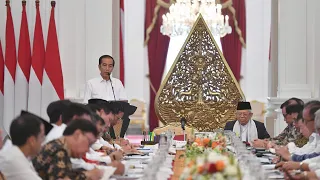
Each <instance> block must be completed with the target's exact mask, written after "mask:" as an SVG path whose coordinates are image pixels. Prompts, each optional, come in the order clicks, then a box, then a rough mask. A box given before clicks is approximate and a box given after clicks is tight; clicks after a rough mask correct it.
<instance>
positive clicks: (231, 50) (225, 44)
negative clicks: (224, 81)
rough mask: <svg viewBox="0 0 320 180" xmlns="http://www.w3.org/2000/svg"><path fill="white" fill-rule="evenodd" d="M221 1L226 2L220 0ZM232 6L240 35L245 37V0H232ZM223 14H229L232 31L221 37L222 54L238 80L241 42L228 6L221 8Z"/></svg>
mask: <svg viewBox="0 0 320 180" xmlns="http://www.w3.org/2000/svg"><path fill="white" fill-rule="evenodd" d="M222 2H226V0H225V1H222ZM232 2H233V5H232V6H233V8H234V10H235V18H236V20H237V21H238V27H239V29H240V30H241V32H242V37H243V39H244V42H245V39H246V7H245V0H233V1H232ZM222 12H223V14H224V15H229V17H230V19H229V23H230V26H231V27H232V33H231V34H228V35H226V36H225V37H223V38H222V39H221V44H222V50H223V55H224V57H225V58H226V60H227V62H228V64H229V66H230V68H231V70H232V72H233V74H234V76H235V78H236V79H237V80H238V81H239V80H240V73H241V54H242V53H241V52H242V43H241V41H240V36H239V33H238V32H237V31H236V28H235V24H234V22H235V19H234V14H233V13H232V11H231V10H230V8H229V7H227V8H225V9H222Z"/></svg>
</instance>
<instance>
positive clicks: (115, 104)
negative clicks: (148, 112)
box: [109, 101, 124, 114]
mask: <svg viewBox="0 0 320 180" xmlns="http://www.w3.org/2000/svg"><path fill="white" fill-rule="evenodd" d="M109 106H110V109H111V110H112V112H113V114H118V113H120V112H124V107H123V106H122V105H121V103H119V102H115V101H111V102H110V105H109Z"/></svg>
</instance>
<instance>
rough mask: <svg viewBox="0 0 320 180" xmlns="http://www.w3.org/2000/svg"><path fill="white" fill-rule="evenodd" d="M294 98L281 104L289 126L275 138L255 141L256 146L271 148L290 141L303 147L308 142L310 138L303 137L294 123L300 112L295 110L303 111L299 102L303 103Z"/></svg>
mask: <svg viewBox="0 0 320 180" xmlns="http://www.w3.org/2000/svg"><path fill="white" fill-rule="evenodd" d="M292 99H293V98H291V99H289V100H287V101H286V102H284V103H283V104H282V105H281V106H280V108H281V109H282V114H283V117H284V120H285V121H286V123H287V124H288V126H287V127H286V128H285V129H284V130H283V131H282V132H281V133H280V134H279V135H278V136H276V137H274V138H270V139H265V140H258V139H257V140H255V141H254V143H253V146H254V147H265V148H271V147H275V146H276V145H287V144H288V143H289V142H294V143H295V144H296V146H297V147H302V146H304V145H305V144H306V143H307V142H308V139H307V138H305V137H303V135H302V134H301V133H300V132H299V128H298V127H297V126H296V125H295V123H294V121H295V120H296V119H297V116H298V113H299V112H295V111H300V112H301V111H302V109H303V105H302V104H298V102H299V103H301V102H300V101H298V100H296V101H293V100H292ZM287 110H288V112H287Z"/></svg>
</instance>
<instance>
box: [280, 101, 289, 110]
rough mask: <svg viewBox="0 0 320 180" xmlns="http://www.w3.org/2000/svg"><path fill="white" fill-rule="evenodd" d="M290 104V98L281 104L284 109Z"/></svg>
mask: <svg viewBox="0 0 320 180" xmlns="http://www.w3.org/2000/svg"><path fill="white" fill-rule="evenodd" d="M288 105H289V100H286V101H285V102H284V103H282V104H281V106H280V109H283V108H285V107H287V106H288Z"/></svg>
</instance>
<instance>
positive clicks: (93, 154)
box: [86, 148, 111, 164]
mask: <svg viewBox="0 0 320 180" xmlns="http://www.w3.org/2000/svg"><path fill="white" fill-rule="evenodd" d="M86 158H87V159H89V160H91V161H99V162H104V163H106V164H109V163H111V158H110V157H109V156H105V155H104V154H103V153H100V152H97V151H95V150H93V149H92V148H90V149H89V152H87V153H86Z"/></svg>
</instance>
